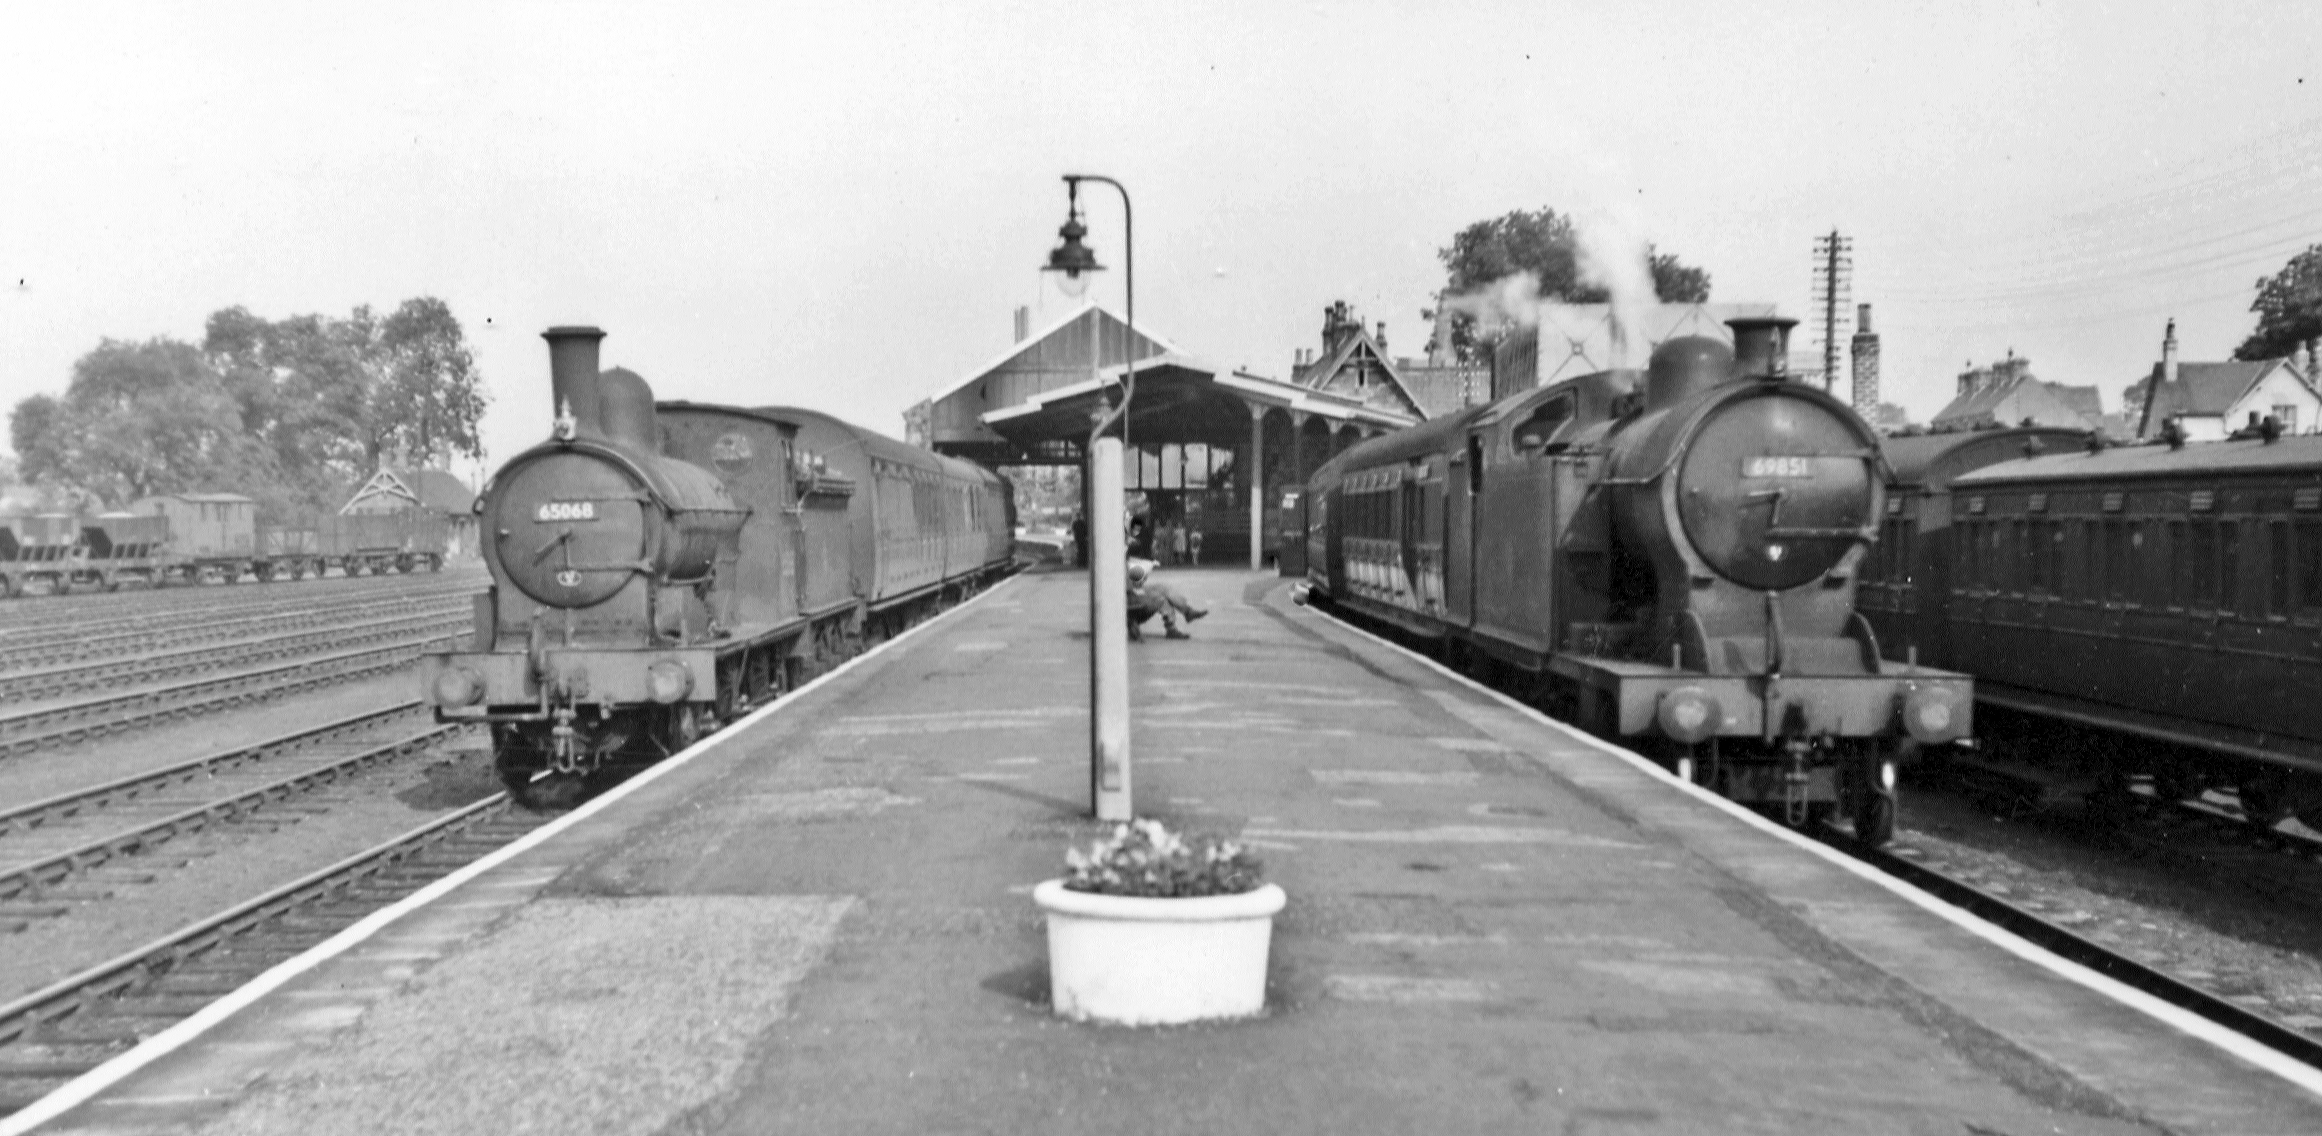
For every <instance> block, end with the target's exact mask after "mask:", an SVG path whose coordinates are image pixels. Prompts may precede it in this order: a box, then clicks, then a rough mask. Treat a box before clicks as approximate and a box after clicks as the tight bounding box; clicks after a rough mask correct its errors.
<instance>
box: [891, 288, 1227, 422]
mask: <svg viewBox="0 0 2322 1136" xmlns="http://www.w3.org/2000/svg"><path fill="white" fill-rule="evenodd" d="M1091 311H1095V312H1098V313H1100V314H1101V315H1102V317H1103V318H1105V319H1109V320H1111V321H1112V322H1113V323H1114V324H1115V325H1116V326H1120V327H1129V321H1128V320H1126V319H1124V318H1122V317H1121V316H1119V315H1117V314H1115V313H1114V312H1113V310H1112V309H1111V308H1108V307H1105V306H1104V305H1103V304H1100V303H1097V302H1096V301H1095V300H1083V301H1081V302H1080V304H1079V306H1077V307H1075V308H1073V309H1072V310H1070V311H1068V312H1065V313H1064V314H1063V315H1061V316H1058V317H1056V318H1055V319H1053V320H1050V321H1048V322H1047V323H1046V324H1043V325H1041V326H1040V327H1038V328H1035V329H1033V331H1032V332H1031V334H1029V335H1026V336H1025V337H1024V338H1022V339H1019V340H1017V341H1016V342H1014V343H1011V344H1009V345H1008V349H1007V350H1005V351H1002V352H1000V353H999V354H998V355H995V356H993V357H992V358H991V359H989V360H987V361H985V363H984V364H983V365H982V366H980V367H976V368H974V369H973V370H970V371H969V372H968V373H967V374H965V375H963V376H961V377H960V380H959V381H958V382H955V383H953V384H951V385H950V386H947V387H945V388H943V389H942V390H939V391H937V392H935V393H934V394H931V395H929V396H927V401H928V402H942V401H943V400H944V399H947V398H950V397H951V396H952V395H954V394H957V393H959V392H960V391H961V390H963V389H965V388H966V387H967V386H968V384H970V383H973V382H975V381H976V380H978V379H981V378H983V377H984V376H986V375H989V374H991V373H992V372H993V371H996V370H999V369H1000V368H1001V367H1003V366H1006V365H1007V363H1008V362H1009V360H1012V359H1014V358H1015V357H1016V356H1018V355H1022V354H1023V353H1025V352H1026V351H1030V350H1032V349H1033V348H1035V347H1037V346H1039V344H1040V341H1041V340H1044V339H1047V338H1048V337H1049V336H1051V335H1054V334H1056V333H1057V332H1059V331H1062V330H1064V329H1065V328H1067V327H1070V326H1072V325H1073V323H1075V322H1076V321H1078V320H1079V319H1080V317H1082V316H1083V315H1086V314H1088V313H1089V312H1091ZM1130 330H1131V331H1134V332H1136V333H1137V334H1138V335H1142V336H1144V337H1145V338H1146V339H1149V340H1151V341H1152V342H1153V346H1154V347H1155V348H1157V349H1158V350H1159V353H1160V354H1163V355H1176V354H1180V353H1181V352H1179V351H1178V349H1177V345H1176V344H1173V343H1171V342H1169V341H1168V340H1167V339H1164V338H1162V337H1161V336H1160V335H1159V334H1157V333H1155V332H1154V331H1152V330H1151V329H1149V328H1145V327H1142V326H1139V327H1133V328H1130ZM1145 358H1152V356H1149V355H1148V356H1145Z"/></svg>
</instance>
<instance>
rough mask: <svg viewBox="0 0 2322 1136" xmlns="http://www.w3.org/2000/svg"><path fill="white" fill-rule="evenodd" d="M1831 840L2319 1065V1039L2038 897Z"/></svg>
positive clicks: (2132, 983)
mask: <svg viewBox="0 0 2322 1136" xmlns="http://www.w3.org/2000/svg"><path fill="white" fill-rule="evenodd" d="M1828 839H1829V841H1830V843H1832V844H1834V845H1836V846H1838V847H1841V848H1843V849H1845V850H1846V851H1848V852H1849V853H1851V854H1852V855H1854V856H1856V857H1857V858H1859V859H1861V860H1862V861H1863V862H1865V863H1867V864H1870V865H1871V866H1872V867H1875V868H1877V869H1879V870H1880V871H1882V872H1885V873H1887V874H1888V875H1891V876H1894V877H1896V878H1897V879H1900V880H1902V881H1904V882H1906V883H1909V884H1911V885H1912V886H1914V887H1917V888H1919V889H1920V890H1922V891H1925V892H1928V893H1930V894H1932V895H1934V896H1936V897H1937V898H1939V899H1941V900H1943V901H1944V902H1946V903H1949V904H1951V905H1953V906H1955V907H1959V908H1962V909H1964V910H1966V911H1968V912H1970V913H1972V914H1974V915H1976V916H1977V917H1979V918H1981V919H1983V920H1985V921H1986V922H1989V923H1993V924H1996V925H1997V926H1999V927H2001V928H2004V929H2005V930H2007V931H2009V932H2011V933H2013V934H2015V935H2017V936H2019V937H2021V938H2023V939H2026V940H2028V941H2030V942H2032V943H2035V944H2038V945H2039V946H2040V947H2042V948H2044V949H2046V950H2048V951H2050V952H2051V953H2054V954H2056V955H2059V956H2061V957H2063V958H2067V959H2070V960H2072V961H2073V962H2076V963H2079V964H2080V965H2082V966H2085V967H2088V968H2089V969H2091V970H2094V971H2096V972H2097V973H2099V974H2103V975H2105V976H2106V977H2108V978H2111V979H2113V980H2115V981H2117V982H2120V983H2122V984H2123V985H2126V986H2129V987H2131V988H2133V989H2136V990H2140V991H2143V992H2144V993H2147V994H2150V995H2152V996H2154V997H2156V998H2159V999H2161V1000H2162V1001H2164V1002H2167V1003H2169V1004H2170V1005H2173V1006H2177V1007H2179V1008H2181V1009H2184V1010H2187V1011H2190V1012H2192V1013H2194V1014H2196V1015H2198V1016H2200V1017H2202V1018H2206V1019H2208V1020H2209V1021H2212V1022H2215V1023H2217V1024H2218V1025H2221V1026H2224V1027H2225V1028H2227V1029H2230V1030H2232V1031H2234V1032H2235V1033H2238V1034H2241V1035H2243V1036H2245V1037H2249V1038H2252V1039H2254V1040H2256V1041H2258V1042H2260V1043H2261V1044H2264V1045H2266V1046H2267V1047H2269V1048H2271V1049H2274V1050H2277V1051H2279V1052H2282V1053H2285V1054H2288V1055H2289V1056H2291V1057H2294V1058H2297V1059H2298V1060H2300V1061H2303V1062H2305V1063H2306V1064H2308V1065H2312V1066H2315V1067H2317V1068H2322V1038H2317V1037H2316V1036H2314V1035H2313V1034H2310V1033H2308V1032H2306V1031H2304V1030H2301V1029H2298V1028H2297V1027H2295V1026H2292V1025H2289V1024H2287V1023H2284V1022H2282V1021H2279V1020H2277V1019H2275V1018H2274V1017H2272V1016H2270V1015H2268V1014H2265V1013H2261V1012H2259V1011H2258V1010H2255V1009H2252V1008H2250V1007H2249V1006H2246V1005H2244V1004H2243V1003H2242V1002H2241V1001H2238V1000H2236V998H2235V996H2233V995H2231V994H2226V993H2220V992H2216V991H2212V990H2209V989H2206V988H2204V987H2202V986H2200V985H2198V984H2196V983H2195V982H2192V981H2188V980H2187V979H2185V978H2183V977H2180V976H2178V975H2173V974H2170V973H2168V972H2166V971H2164V970H2163V969H2161V968H2159V967H2154V966H2149V965H2147V964H2145V963H2144V962H2142V961H2139V960H2137V959H2135V958H2132V957H2130V956H2129V955H2127V954H2125V953H2123V952H2121V951H2119V950H2115V949H2113V948H2111V947H2108V946H2106V945H2104V944H2102V943H2099V942H2097V941H2096V940H2094V939H2092V938H2088V937H2086V936H2083V935H2081V934H2079V933H2077V932H2075V931H2073V930H2072V929H2070V928H2068V927H2066V926H2064V925H2063V924H2062V923H2060V922H2058V921H2056V920H2055V919H2054V918H2051V917H2050V916H2048V915H2045V914H2043V913H2042V912H2040V911H2038V910H2036V909H2035V908H2034V906H2033V904H2034V903H2038V902H2039V901H2038V900H2037V899H2035V900H2033V901H2031V902H2025V903H2018V902H2012V901H2010V900H2009V899H2004V898H2002V897H2000V896H1998V895H1996V894H1993V893H1992V892H1991V891H1989V890H1986V889H1985V888H1983V887H1978V886H1977V885H1976V884H1974V883H1972V882H1970V881H1968V880H1967V879H1964V878H1961V876H1960V875H1959V874H1957V873H1956V872H1954V871H1951V870H1949V868H1948V866H1947V865H1946V864H1945V863H1944V862H1943V860H1942V859H1941V858H1940V856H1939V854H1938V855H1930V854H1929V853H1928V852H1926V851H1925V850H1922V849H1920V848H1917V847H1915V846H1913V845H1911V844H1909V843H1907V842H1899V843H1898V844H1896V845H1894V846H1891V847H1890V848H1887V849H1868V848H1864V847H1862V846H1861V845H1858V844H1856V843H1855V842H1854V841H1853V839H1852V837H1851V836H1846V835H1840V834H1835V833H1833V834H1831V835H1830V836H1829V837H1828Z"/></svg>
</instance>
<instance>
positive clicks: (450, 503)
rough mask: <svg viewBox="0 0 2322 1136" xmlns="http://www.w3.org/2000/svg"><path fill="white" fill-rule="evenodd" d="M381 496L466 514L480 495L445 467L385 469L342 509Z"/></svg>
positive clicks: (340, 510)
mask: <svg viewBox="0 0 2322 1136" xmlns="http://www.w3.org/2000/svg"><path fill="white" fill-rule="evenodd" d="M379 497H391V498H395V499H397V500H401V501H406V502H409V503H411V504H414V505H417V506H418V507H420V508H422V509H427V510H430V511H432V512H441V513H449V514H452V515H454V516H458V515H462V514H465V513H466V512H468V510H469V509H471V508H473V507H474V505H475V503H476V495H475V494H474V493H472V492H470V491H469V490H468V487H467V485H466V484H464V483H462V482H461V481H460V479H459V478H457V477H454V476H452V475H451V474H450V473H449V472H447V471H445V470H440V469H382V470H380V471H379V472H377V473H374V474H372V475H371V479H370V480H369V481H366V482H364V483H363V486H362V488H360V489H357V490H355V495H354V496H352V497H349V498H348V499H347V503H346V504H345V505H342V506H340V507H339V512H340V513H341V514H345V513H349V512H352V511H354V508H355V506H356V505H357V504H359V503H361V502H364V501H368V500H372V499H374V498H379Z"/></svg>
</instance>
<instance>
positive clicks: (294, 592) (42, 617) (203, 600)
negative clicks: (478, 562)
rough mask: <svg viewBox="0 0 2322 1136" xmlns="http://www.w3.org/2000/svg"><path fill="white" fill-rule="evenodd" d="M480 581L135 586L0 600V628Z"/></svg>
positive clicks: (453, 575) (470, 572)
mask: <svg viewBox="0 0 2322 1136" xmlns="http://www.w3.org/2000/svg"><path fill="white" fill-rule="evenodd" d="M485 579H486V577H485V574H484V573H483V572H482V571H480V570H476V569H460V570H457V571H451V572H446V573H444V574H442V575H440V576H428V577H424V578H420V577H410V576H392V577H361V578H356V579H346V578H333V579H329V580H308V581H303V582H299V583H289V584H269V585H266V586H264V587H248V588H245V587H239V586H236V587H200V588H181V587H170V588H159V589H139V590H133V591H122V592H112V593H100V594H92V595H89V596H88V597H86V598H81V597H73V598H69V599H42V600H41V601H40V602H37V603H30V604H21V603H19V604H12V603H6V602H0V627H8V628H20V629H25V630H55V629H59V628H70V627H78V626H83V625H87V624H91V623H96V624H106V623H118V622H120V621H122V620H126V619H132V618H137V617H139V616H144V617H148V618H150V617H151V616H152V615H153V613H157V612H169V613H178V612H188V613H194V612H217V611H228V610H233V609H236V608H241V609H248V608H252V607H257V606H264V605H268V604H299V603H315V602H329V601H330V600H331V599H333V598H337V597H346V596H362V595H374V596H376V595H393V594H397V593H402V592H409V591H412V590H415V589H425V588H442V587H461V586H477V585H480V584H481V583H482V582H483V581H484V580H485Z"/></svg>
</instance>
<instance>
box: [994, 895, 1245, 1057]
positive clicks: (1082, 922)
mask: <svg viewBox="0 0 2322 1136" xmlns="http://www.w3.org/2000/svg"><path fill="white" fill-rule="evenodd" d="M1286 899H1287V897H1286V896H1285V895H1283V893H1282V889H1281V888H1279V887H1277V886H1275V885H1273V884H1267V885H1265V886H1264V887H1261V888H1259V889H1258V890H1256V891H1250V892H1243V893H1241V894H1239V895H1213V896H1203V897H1200V898H1197V899H1152V898H1147V897H1143V896H1121V895H1098V894H1096V893H1094V892H1085V891H1071V890H1068V889H1067V888H1066V887H1065V886H1064V881H1063V880H1049V881H1047V882H1045V883H1043V884H1041V885H1040V886H1038V887H1036V888H1034V889H1032V901H1033V902H1034V903H1037V904H1039V905H1040V910H1042V911H1043V912H1046V913H1047V915H1048V984H1049V991H1050V997H1051V1000H1052V1001H1053V1002H1054V1003H1055V1006H1056V1013H1057V1014H1058V1015H1059V1016H1062V1017H1067V1018H1072V1019H1074V1020H1076V1021H1095V1022H1109V1023H1113V1024H1115V1025H1129V1026H1149V1025H1168V1024H1172V1023H1176V1022H1193V1021H1201V1020H1204V1019H1208V1018H1240V1017H1248V1016H1250V1015H1252V1014H1255V1013H1258V1012H1259V1011H1261V1010H1263V1009H1265V1008H1266V953H1267V948H1268V947H1269V946H1270V945H1271V943H1272V939H1273V934H1274V913H1275V912H1277V911H1280V910H1282V904H1283V902H1284V901H1285V900H1286Z"/></svg>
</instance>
